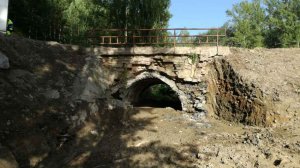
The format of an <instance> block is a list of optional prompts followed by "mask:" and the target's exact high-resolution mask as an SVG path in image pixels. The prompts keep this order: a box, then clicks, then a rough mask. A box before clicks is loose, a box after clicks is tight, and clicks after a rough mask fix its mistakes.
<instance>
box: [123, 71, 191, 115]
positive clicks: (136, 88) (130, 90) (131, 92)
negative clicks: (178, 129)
mask: <svg viewBox="0 0 300 168" xmlns="http://www.w3.org/2000/svg"><path fill="white" fill-rule="evenodd" d="M156 84H166V85H167V86H169V87H170V88H171V89H172V90H173V91H174V92H175V93H176V94H177V96H178V99H179V100H180V103H181V109H182V111H187V102H186V100H187V98H186V95H185V93H184V92H183V91H181V90H180V89H179V88H178V87H177V85H176V83H175V81H173V80H171V79H169V78H167V77H165V76H163V75H161V74H160V73H158V72H142V73H141V74H139V75H137V76H136V77H135V78H133V79H130V80H128V81H127V82H126V86H125V92H124V94H123V96H122V97H123V99H124V100H126V101H128V102H130V103H131V104H136V103H137V102H138V99H139V96H140V95H141V93H142V92H143V91H145V89H147V88H149V87H151V86H153V85H156Z"/></svg>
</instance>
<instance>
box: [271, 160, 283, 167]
mask: <svg viewBox="0 0 300 168" xmlns="http://www.w3.org/2000/svg"><path fill="white" fill-rule="evenodd" d="M281 162H282V160H281V159H276V160H275V161H274V163H273V164H274V166H279V165H280V164H281Z"/></svg>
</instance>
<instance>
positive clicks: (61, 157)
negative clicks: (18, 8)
mask: <svg viewBox="0 0 300 168" xmlns="http://www.w3.org/2000/svg"><path fill="white" fill-rule="evenodd" d="M228 51H229V52H227V54H224V55H222V56H211V57H209V59H207V60H205V61H203V60H201V58H203V57H205V56H201V55H198V56H199V57H198V58H199V59H200V60H199V62H198V64H193V62H194V61H191V62H192V64H190V69H186V68H184V69H183V70H182V71H185V70H186V71H191V73H195V74H196V76H197V74H198V72H197V71H195V68H196V69H201V71H199V73H200V72H201V77H203V79H201V80H202V83H200V84H196V85H195V84H194V83H193V80H191V81H184V80H181V79H178V81H179V82H181V83H184V84H187V85H189V86H191V88H196V89H194V90H196V91H195V92H194V91H191V92H189V95H190V96H186V97H184V98H181V99H180V100H181V101H183V100H184V101H185V99H191V100H187V102H193V103H195V102H197V101H196V100H194V98H193V96H196V97H199V96H200V97H203V98H201V102H202V104H201V108H200V110H198V111H197V110H196V111H193V112H192V111H190V112H183V111H179V110H174V109H172V108H170V107H166V108H155V107H134V106H132V105H130V103H129V102H126V101H124V99H121V98H120V97H122V94H120V93H118V91H117V90H116V89H118V88H120V87H119V86H118V85H116V82H119V83H120V82H122V81H124V80H126V77H127V71H124V72H123V73H119V74H115V73H114V71H112V69H109V68H107V67H106V66H103V65H102V62H103V61H102V60H105V56H102V55H97V54H95V50H93V49H91V48H83V47H78V46H72V45H61V44H58V43H55V42H40V41H33V40H28V39H23V38H17V37H9V38H7V37H3V36H0V66H1V68H2V69H0V168H16V167H20V168H62V167H67V168H68V167H69V168H79V167H83V168H100V167H288V168H290V167H300V124H299V121H300V49H253V50H247V49H238V48H230V49H228ZM169 54H170V53H169ZM152 56H153V57H155V58H157V56H156V55H152ZM152 56H151V57H152ZM158 57H159V59H161V56H158ZM175 57H176V59H177V57H186V58H190V55H187V54H182V55H180V54H179V55H178V54H177V55H176V56H174V59H171V60H176V59H175ZM8 59H9V67H8V64H7V63H8V62H7V60H8ZM174 65H175V64H172V63H170V62H168V63H164V61H162V62H157V64H155V68H157V67H161V68H162V69H161V73H160V72H159V71H158V73H159V74H160V75H162V76H163V75H164V74H167V73H168V72H166V71H165V70H164V68H165V67H166V66H170V67H174ZM136 66H137V67H140V66H141V65H140V64H138V65H136ZM143 66H144V65H143ZM123 68H124V67H123ZM158 69H159V68H158ZM146 71H147V69H145V72H146ZM151 72H152V71H151ZM116 76H119V77H118V78H116ZM122 77H123V78H122ZM116 79H118V80H116ZM160 80H166V81H167V83H168V81H171V82H169V83H170V85H172V84H173V83H172V80H169V79H167V78H166V79H165V78H161V79H160ZM148 82H151V83H157V82H158V80H156V79H155V80H148ZM143 84H147V85H150V84H149V83H147V82H146V83H143ZM141 86H143V85H140V86H139V87H141ZM197 86H199V89H198V90H199V92H197ZM179 88H180V87H179ZM203 88H204V89H203ZM187 91H188V89H187ZM178 92H179V91H178ZM132 93H135V92H132ZM179 93H180V92H179ZM118 94H120V95H118ZM198 94H201V95H198ZM179 96H180V95H179ZM198 102H199V101H198ZM181 103H182V102H181ZM181 105H184V103H182V104H181ZM202 105H203V107H202ZM187 107H189V106H187ZM196 109H197V108H196ZM183 110H184V109H183Z"/></svg>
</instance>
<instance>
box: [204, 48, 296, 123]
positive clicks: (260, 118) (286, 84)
mask: <svg viewBox="0 0 300 168" xmlns="http://www.w3.org/2000/svg"><path fill="white" fill-rule="evenodd" d="M231 52H232V54H231V55H228V56H225V57H222V58H218V59H215V61H214V62H213V63H212V64H211V71H210V75H209V76H210V77H208V81H209V84H208V86H209V90H210V95H209V96H208V99H209V100H210V105H211V106H210V107H211V108H212V110H213V111H214V112H215V113H216V114H217V115H218V116H219V117H220V118H223V119H226V120H229V121H235V122H241V123H244V124H249V125H260V126H271V125H280V124H283V123H287V121H293V120H294V118H295V116H297V115H298V114H299V109H300V104H299V102H300V98H299V91H300V90H299V89H300V85H299V84H300V64H299V62H300V49H254V50H247V49H235V48H232V49H231Z"/></svg>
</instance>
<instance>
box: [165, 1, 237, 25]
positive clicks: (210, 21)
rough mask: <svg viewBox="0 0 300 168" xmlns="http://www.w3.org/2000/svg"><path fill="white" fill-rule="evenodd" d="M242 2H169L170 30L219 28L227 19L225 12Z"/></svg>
mask: <svg viewBox="0 0 300 168" xmlns="http://www.w3.org/2000/svg"><path fill="white" fill-rule="evenodd" d="M241 1H242V0H171V7H170V12H171V14H172V15H173V17H172V18H171V19H170V21H169V27H170V28H182V27H186V28H211V27H221V26H222V25H223V24H224V23H225V22H226V21H227V20H228V19H229V18H228V17H227V16H226V10H228V9H232V5H233V4H236V3H238V2H241Z"/></svg>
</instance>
